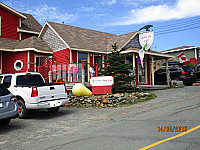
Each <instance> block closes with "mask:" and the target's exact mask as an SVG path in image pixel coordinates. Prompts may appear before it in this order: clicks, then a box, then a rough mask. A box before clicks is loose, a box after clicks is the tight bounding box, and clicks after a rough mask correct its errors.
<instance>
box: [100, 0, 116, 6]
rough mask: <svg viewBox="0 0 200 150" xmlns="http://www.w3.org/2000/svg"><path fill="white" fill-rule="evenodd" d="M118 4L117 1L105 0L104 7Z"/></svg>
mask: <svg viewBox="0 0 200 150" xmlns="http://www.w3.org/2000/svg"><path fill="white" fill-rule="evenodd" d="M116 3H117V1H116V0H103V2H102V5H114V4H116Z"/></svg>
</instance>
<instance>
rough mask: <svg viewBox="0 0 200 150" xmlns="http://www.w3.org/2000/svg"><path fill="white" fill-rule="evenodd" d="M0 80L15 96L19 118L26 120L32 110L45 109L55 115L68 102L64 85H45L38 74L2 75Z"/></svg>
mask: <svg viewBox="0 0 200 150" xmlns="http://www.w3.org/2000/svg"><path fill="white" fill-rule="evenodd" d="M0 79H2V80H1V81H2V83H3V84H4V85H6V87H7V88H8V89H9V90H10V92H11V93H13V94H14V95H16V97H17V103H18V105H19V117H20V118H26V117H27V116H28V114H29V112H30V110H34V109H43V108H46V109H47V110H48V111H49V112H51V113H55V112H57V111H58V110H59V108H60V106H62V105H64V104H66V103H68V101H69V100H68V99H67V89H66V86H65V84H62V83H45V82H44V79H43V77H42V76H41V74H39V73H13V74H3V75H1V76H0Z"/></svg>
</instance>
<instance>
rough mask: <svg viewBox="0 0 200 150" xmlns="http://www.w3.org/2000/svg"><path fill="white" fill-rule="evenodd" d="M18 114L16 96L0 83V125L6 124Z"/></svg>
mask: <svg viewBox="0 0 200 150" xmlns="http://www.w3.org/2000/svg"><path fill="white" fill-rule="evenodd" d="M17 116H18V105H17V99H16V97H15V96H14V95H13V94H11V93H10V91H9V90H8V89H7V88H6V87H5V86H4V85H3V84H0V125H7V124H9V123H10V120H11V119H14V118H16V117H17Z"/></svg>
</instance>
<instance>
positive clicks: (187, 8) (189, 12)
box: [112, 0, 200, 25]
mask: <svg viewBox="0 0 200 150" xmlns="http://www.w3.org/2000/svg"><path fill="white" fill-rule="evenodd" d="M194 16H200V3H199V0H178V1H177V3H176V4H174V5H173V6H171V5H167V4H163V5H157V6H154V5H151V6H149V7H145V8H142V9H132V10H131V12H130V16H129V19H126V20H123V21H121V22H117V23H114V24H112V25H132V24H138V23H148V22H153V21H167V20H173V19H183V18H189V17H194Z"/></svg>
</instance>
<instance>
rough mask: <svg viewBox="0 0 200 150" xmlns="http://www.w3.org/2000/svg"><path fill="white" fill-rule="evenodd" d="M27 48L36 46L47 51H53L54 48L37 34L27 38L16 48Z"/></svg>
mask: <svg viewBox="0 0 200 150" xmlns="http://www.w3.org/2000/svg"><path fill="white" fill-rule="evenodd" d="M25 48H35V49H37V50H41V51H46V52H53V51H52V49H50V48H49V46H48V45H47V44H46V43H45V42H44V41H43V40H42V39H41V38H38V37H36V36H32V37H30V38H27V39H25V40H22V41H21V42H19V43H18V44H17V45H16V46H15V49H25Z"/></svg>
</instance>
